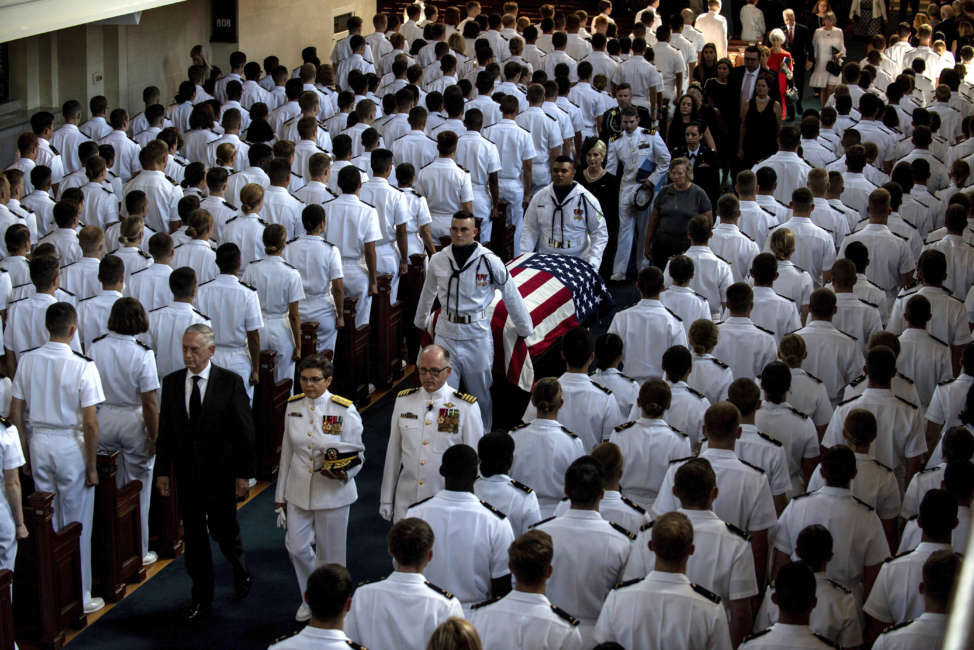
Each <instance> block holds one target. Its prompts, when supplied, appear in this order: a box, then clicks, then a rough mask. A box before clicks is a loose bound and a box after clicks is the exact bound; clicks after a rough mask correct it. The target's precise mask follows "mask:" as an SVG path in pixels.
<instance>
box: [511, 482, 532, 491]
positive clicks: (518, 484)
mask: <svg viewBox="0 0 974 650" xmlns="http://www.w3.org/2000/svg"><path fill="white" fill-rule="evenodd" d="M511 485H513V486H514V487H516V488H517V489H519V490H520V491H521V492H524V493H525V494H531V493H532V492H534V490H532V489H531V488H529V487H528V486H527V485H525V484H524V483H521V482H520V481H517V480H514V479H511Z"/></svg>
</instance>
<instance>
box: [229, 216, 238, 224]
mask: <svg viewBox="0 0 974 650" xmlns="http://www.w3.org/2000/svg"><path fill="white" fill-rule="evenodd" d="M236 220H237V217H230V218H229V219H227V223H230V222H231V221H236Z"/></svg>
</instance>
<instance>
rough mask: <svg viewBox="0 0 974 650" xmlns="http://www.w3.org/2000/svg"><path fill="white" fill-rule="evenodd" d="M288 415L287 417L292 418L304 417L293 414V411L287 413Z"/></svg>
mask: <svg viewBox="0 0 974 650" xmlns="http://www.w3.org/2000/svg"><path fill="white" fill-rule="evenodd" d="M288 415H289V416H291V417H292V418H300V417H304V416H303V415H301V414H300V413H295V412H294V411H291V412H290V413H288Z"/></svg>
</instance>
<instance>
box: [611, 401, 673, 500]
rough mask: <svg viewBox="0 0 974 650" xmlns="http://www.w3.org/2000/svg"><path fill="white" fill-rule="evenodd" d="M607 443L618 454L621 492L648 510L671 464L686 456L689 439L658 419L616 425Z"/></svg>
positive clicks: (644, 418)
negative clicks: (617, 448) (616, 447)
mask: <svg viewBox="0 0 974 650" xmlns="http://www.w3.org/2000/svg"><path fill="white" fill-rule="evenodd" d="M609 442H612V443H614V444H616V445H618V446H619V449H620V450H621V451H622V459H623V461H622V463H623V464H622V468H623V469H622V479H621V481H620V482H619V486H620V488H621V489H623V490H625V492H626V494H627V495H629V497H630V498H631V499H633V500H634V501H636V503H638V504H639V505H640V506H642V507H643V508H651V507H652V505H653V502H654V501H655V500H656V495H657V493H658V492H659V486H660V484H661V483H662V482H663V477H664V476H665V475H666V470H667V468H668V467H669V464H670V462H671V461H674V460H677V459H680V458H686V457H688V456H689V455H690V439H689V437H687V434H685V433H684V432H682V431H678V430H677V429H675V428H674V427H671V426H670V425H669V424H667V423H666V421H665V420H663V419H662V418H647V417H641V418H639V419H638V420H635V421H633V422H627V423H625V424H620V425H619V426H617V427H616V429H615V431H614V432H613V433H612V435H611V436H610V437H609Z"/></svg>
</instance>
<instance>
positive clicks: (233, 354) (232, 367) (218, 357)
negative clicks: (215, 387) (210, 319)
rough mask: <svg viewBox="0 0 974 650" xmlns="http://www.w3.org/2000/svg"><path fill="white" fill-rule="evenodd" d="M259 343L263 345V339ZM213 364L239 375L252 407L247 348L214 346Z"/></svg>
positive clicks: (251, 386) (252, 395)
mask: <svg viewBox="0 0 974 650" xmlns="http://www.w3.org/2000/svg"><path fill="white" fill-rule="evenodd" d="M260 343H261V345H264V341H263V339H261V342H260ZM213 364H214V365H217V366H220V367H221V368H226V369H227V370H229V371H230V372H235V373H237V374H238V375H240V378H241V379H243V385H244V390H246V391H247V399H248V400H250V403H251V405H253V403H254V386H253V384H251V383H250V370H251V364H250V352H249V351H248V350H247V347H246V346H244V347H239V348H236V347H229V346H226V345H218V346H216V352H214V353H213Z"/></svg>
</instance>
